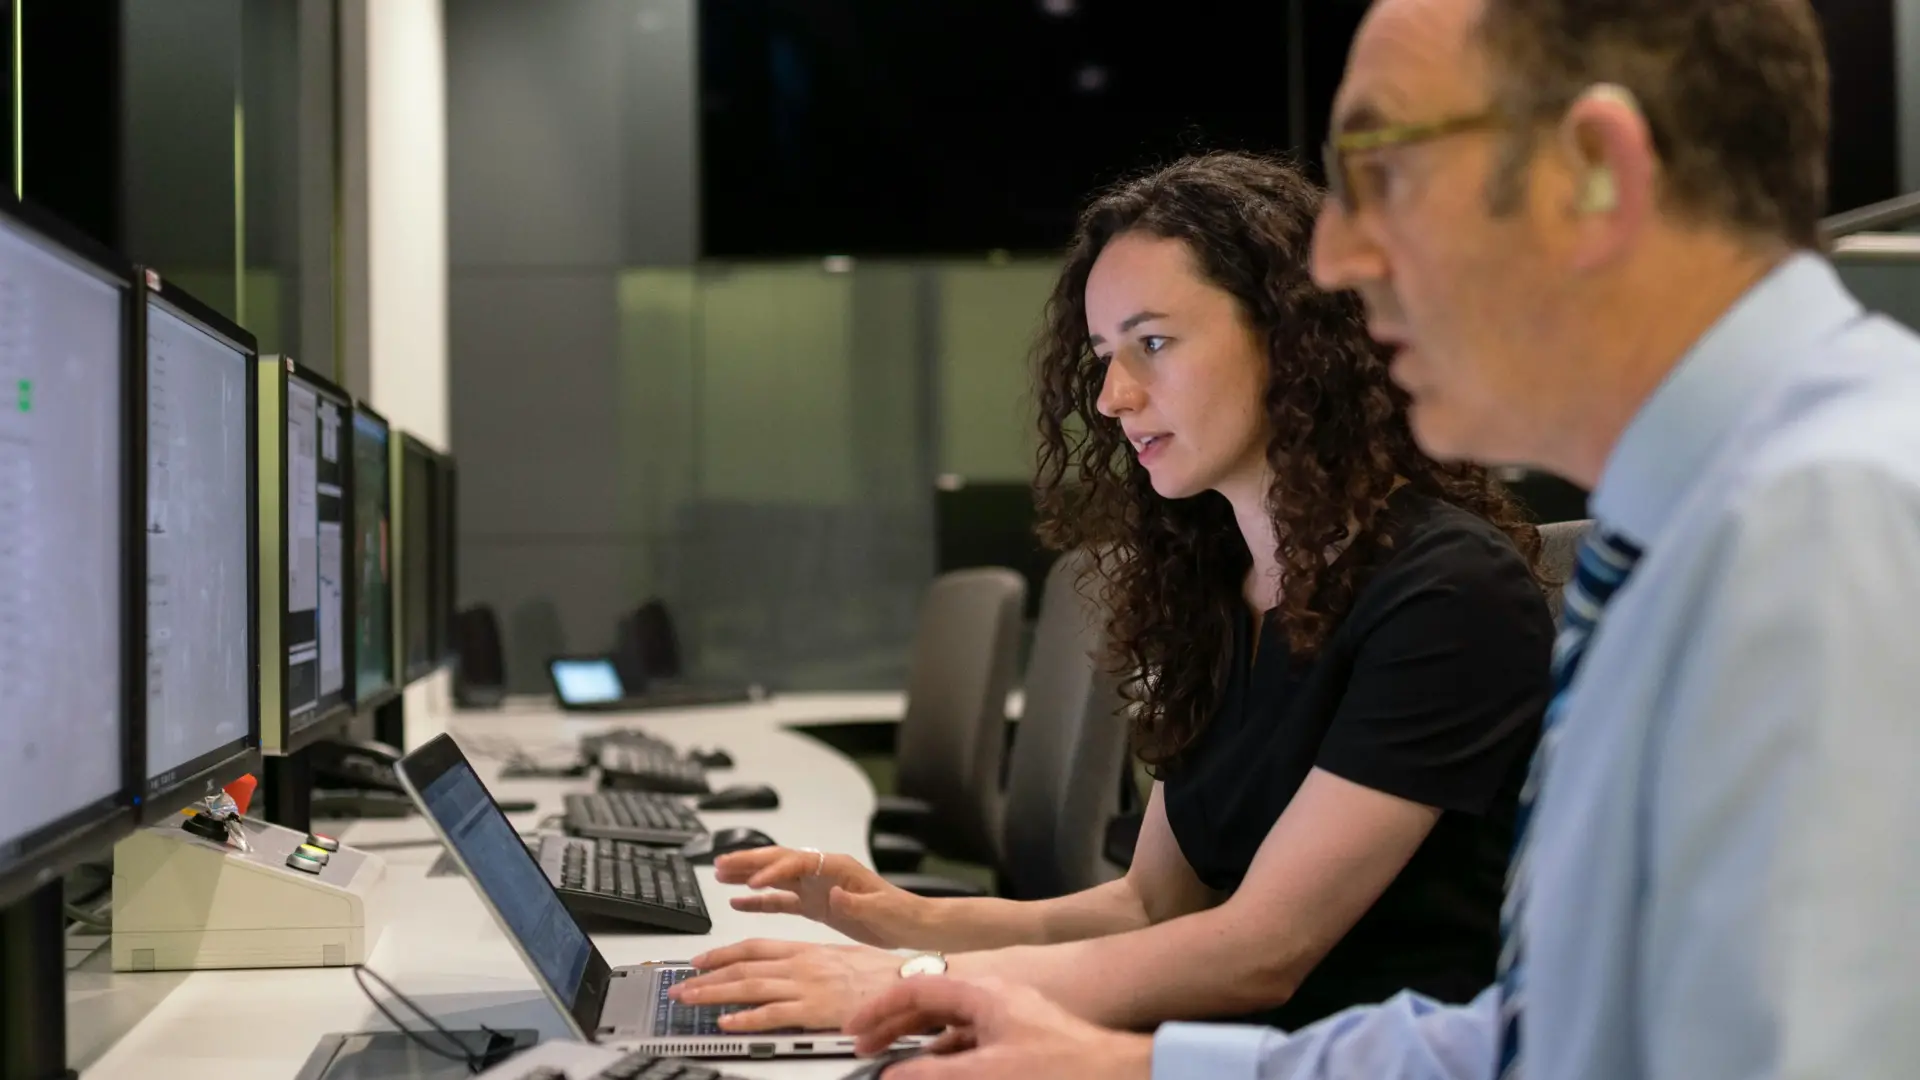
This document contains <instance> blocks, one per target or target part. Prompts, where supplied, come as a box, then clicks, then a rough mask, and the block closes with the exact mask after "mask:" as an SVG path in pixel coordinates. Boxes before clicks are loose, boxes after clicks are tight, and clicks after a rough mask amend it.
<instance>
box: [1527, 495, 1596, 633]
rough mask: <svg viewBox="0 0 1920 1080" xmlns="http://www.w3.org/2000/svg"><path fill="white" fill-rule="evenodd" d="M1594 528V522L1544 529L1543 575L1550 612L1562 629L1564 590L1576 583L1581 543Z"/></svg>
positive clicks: (1572, 522)
mask: <svg viewBox="0 0 1920 1080" xmlns="http://www.w3.org/2000/svg"><path fill="white" fill-rule="evenodd" d="M1592 528H1593V522H1592V521H1561V522H1556V523H1554V524H1552V525H1542V526H1540V575H1541V577H1543V578H1545V579H1546V580H1545V582H1544V584H1545V586H1546V589H1547V610H1549V611H1551V612H1553V625H1554V626H1556V627H1557V626H1559V625H1560V602H1561V591H1560V590H1561V589H1563V588H1565V587H1566V584H1567V582H1569V581H1572V580H1573V568H1574V564H1575V563H1576V562H1577V561H1578V560H1579V557H1580V542H1581V541H1583V540H1585V539H1586V538H1587V531H1588V530H1590V529H1592Z"/></svg>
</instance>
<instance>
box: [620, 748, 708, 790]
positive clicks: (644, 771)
mask: <svg viewBox="0 0 1920 1080" xmlns="http://www.w3.org/2000/svg"><path fill="white" fill-rule="evenodd" d="M598 764H599V766H600V786H601V787H603V788H606V789H608V790H611V791H653V792H659V793H660V794H663V795H705V794H707V793H708V792H709V791H711V790H713V789H712V788H710V787H708V786H707V770H706V769H705V768H704V767H703V766H701V764H700V763H699V762H697V761H695V760H693V759H692V758H686V757H681V756H680V755H679V754H677V753H674V752H672V751H668V750H662V749H660V748H659V747H657V746H645V745H637V744H634V743H622V742H612V743H607V744H605V745H603V746H601V747H600V757H599V760H598Z"/></svg>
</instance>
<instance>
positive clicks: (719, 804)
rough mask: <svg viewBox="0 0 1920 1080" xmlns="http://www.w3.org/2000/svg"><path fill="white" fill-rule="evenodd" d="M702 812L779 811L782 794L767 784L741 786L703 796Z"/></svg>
mask: <svg viewBox="0 0 1920 1080" xmlns="http://www.w3.org/2000/svg"><path fill="white" fill-rule="evenodd" d="M697 805H698V806H699V807H700V809H702V810H778V809H779V808H780V793H779V792H777V791H775V790H773V789H772V788H770V787H768V786H767V785H765V784H740V785H737V786H734V787H730V788H721V789H720V790H719V791H716V792H714V793H713V794H711V795H702V796H701V797H700V802H699V803H698V804H697Z"/></svg>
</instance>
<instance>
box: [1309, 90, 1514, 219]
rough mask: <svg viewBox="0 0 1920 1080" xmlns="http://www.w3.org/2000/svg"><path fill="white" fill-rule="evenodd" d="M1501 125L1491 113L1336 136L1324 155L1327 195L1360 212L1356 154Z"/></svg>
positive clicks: (1497, 114)
mask: <svg viewBox="0 0 1920 1080" xmlns="http://www.w3.org/2000/svg"><path fill="white" fill-rule="evenodd" d="M1502 122H1503V121H1502V117H1501V115H1500V113H1499V112H1498V111H1497V110H1493V109H1489V110H1487V111H1485V112H1479V113H1474V114H1473V115H1471V116H1454V117H1449V118H1447V119H1445V120H1429V121H1426V122H1424V123H1416V124H1388V125H1386V126H1385V127H1377V128H1368V129H1366V130H1364V131H1349V132H1347V133H1346V134H1344V135H1338V136H1335V137H1334V138H1332V139H1330V140H1328V142H1327V145H1326V148H1325V149H1324V150H1323V151H1322V153H1323V154H1324V155H1325V157H1324V161H1325V164H1326V169H1327V191H1328V194H1329V195H1331V196H1332V198H1333V200H1334V201H1335V202H1338V203H1339V204H1340V207H1341V209H1343V210H1345V211H1346V212H1347V213H1353V212H1354V210H1355V209H1356V208H1357V204H1356V202H1355V199H1354V184H1353V177H1352V176H1351V175H1349V173H1348V171H1347V159H1348V158H1349V157H1350V156H1351V155H1353V154H1364V153H1371V152H1372V151H1375V150H1385V149H1388V148H1389V147H1395V146H1413V145H1415V144H1418V143H1423V142H1431V141H1432V140H1434V139H1439V138H1443V137H1445V136H1448V135H1458V134H1460V133H1462V132H1467V131H1483V130H1487V129H1490V128H1496V127H1499V126H1500V125H1501V123H1502Z"/></svg>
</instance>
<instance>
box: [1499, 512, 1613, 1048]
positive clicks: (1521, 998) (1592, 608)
mask: <svg viewBox="0 0 1920 1080" xmlns="http://www.w3.org/2000/svg"><path fill="white" fill-rule="evenodd" d="M1639 561H1640V549H1639V548H1638V547H1637V546H1635V545H1634V544H1633V543H1632V542H1631V541H1628V540H1627V539H1626V538H1624V537H1621V536H1609V535H1607V534H1606V533H1604V532H1602V531H1601V530H1600V529H1599V528H1598V527H1597V526H1596V527H1595V528H1594V529H1593V530H1591V531H1590V532H1588V533H1587V538H1586V540H1585V541H1583V542H1582V543H1581V545H1580V555H1579V558H1578V560H1577V561H1576V563H1575V565H1574V570H1573V580H1572V581H1569V582H1568V583H1567V588H1566V602H1565V607H1564V611H1563V612H1562V614H1561V617H1560V636H1559V637H1558V638H1557V639H1555V641H1554V643H1553V700H1552V701H1551V702H1549V703H1548V704H1547V715H1546V722H1545V723H1544V724H1543V725H1542V729H1541V732H1540V748H1539V749H1538V750H1536V751H1535V752H1534V755H1533V766H1532V768H1531V769H1530V770H1529V771H1528V773H1527V783H1526V786H1525V787H1523V788H1522V789H1521V790H1520V806H1519V811H1518V813H1516V814H1515V816H1514V846H1513V862H1512V864H1511V865H1510V866H1508V868H1507V897H1506V902H1505V903H1503V904H1502V905H1501V907H1500V967H1499V981H1500V1060H1499V1065H1500V1068H1499V1071H1498V1072H1497V1073H1495V1076H1496V1078H1497V1080H1520V1078H1521V1076H1522V1075H1523V1073H1522V1069H1523V1066H1522V1062H1521V1056H1520V1015H1521V1012H1522V1010H1523V1008H1524V1006H1525V1003H1526V988H1527V983H1526V958H1525V952H1526V935H1525V933H1524V931H1523V928H1522V927H1521V924H1520V912H1521V910H1522V909H1523V908H1524V907H1525V906H1526V902H1527V885H1528V879H1529V876H1530V875H1529V869H1530V865H1529V857H1530V855H1531V853H1532V852H1531V849H1532V844H1533V830H1532V829H1531V828H1530V826H1531V824H1532V821H1533V810H1534V805H1535V802H1536V800H1537V799H1538V798H1539V795H1540V783H1541V780H1542V778H1543V777H1544V776H1545V775H1546V771H1547V766H1548V763H1549V760H1550V759H1551V758H1552V756H1553V745H1554V742H1555V740H1556V737H1557V732H1558V729H1559V724H1560V720H1561V718H1562V716H1563V715H1565V713H1566V709H1567V697H1568V693H1567V691H1568V690H1569V688H1571V687H1572V686H1573V677H1574V675H1575V673H1576V672H1578V671H1579V670H1580V661H1581V659H1582V658H1583V657H1585V656H1586V652H1587V642H1588V641H1589V640H1591V639H1592V637H1593V629H1594V627H1595V626H1596V625H1598V624H1599V622H1600V615H1601V612H1603V611H1605V610H1606V606H1607V602H1608V601H1609V600H1612V599H1613V595H1614V593H1616V592H1618V591H1620V586H1622V585H1624V584H1626V580H1627V577H1628V575H1630V574H1632V573H1633V568H1634V564H1636V563H1638V562H1639Z"/></svg>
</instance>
